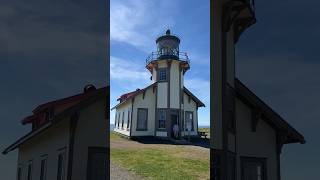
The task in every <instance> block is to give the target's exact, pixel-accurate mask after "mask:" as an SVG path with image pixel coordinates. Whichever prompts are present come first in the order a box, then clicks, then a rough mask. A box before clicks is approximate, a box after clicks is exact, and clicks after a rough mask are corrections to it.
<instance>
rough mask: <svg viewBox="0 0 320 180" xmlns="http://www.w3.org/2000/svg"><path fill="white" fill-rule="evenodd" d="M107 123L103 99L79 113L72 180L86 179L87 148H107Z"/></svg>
mask: <svg viewBox="0 0 320 180" xmlns="http://www.w3.org/2000/svg"><path fill="white" fill-rule="evenodd" d="M107 123H109V120H107V119H106V98H105V97H101V99H100V100H98V101H96V102H94V103H93V104H91V105H89V106H87V107H86V108H84V109H83V110H81V111H80V113H79V120H78V123H77V126H76V132H75V142H74V156H73V170H72V180H85V179H86V178H87V177H86V176H87V174H86V173H87V160H88V147H102V148H106V147H107V146H109V145H108V144H107V140H106V138H107Z"/></svg>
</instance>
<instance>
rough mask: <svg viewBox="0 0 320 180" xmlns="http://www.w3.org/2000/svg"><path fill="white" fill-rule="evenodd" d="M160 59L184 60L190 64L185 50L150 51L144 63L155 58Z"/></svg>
mask: <svg viewBox="0 0 320 180" xmlns="http://www.w3.org/2000/svg"><path fill="white" fill-rule="evenodd" d="M161 59H176V60H179V61H185V62H187V63H188V64H190V60H189V57H188V55H187V53H186V52H160V51H157V52H152V53H151V54H150V55H149V56H148V57H147V59H146V65H148V64H149V63H150V62H152V61H155V60H161Z"/></svg>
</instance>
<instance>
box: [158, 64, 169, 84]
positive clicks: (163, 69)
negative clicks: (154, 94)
mask: <svg viewBox="0 0 320 180" xmlns="http://www.w3.org/2000/svg"><path fill="white" fill-rule="evenodd" d="M161 71H165V79H160V77H161V76H160V74H161ZM157 80H158V82H166V81H168V68H166V67H164V68H158V73H157Z"/></svg>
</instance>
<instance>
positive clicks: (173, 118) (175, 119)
mask: <svg viewBox="0 0 320 180" xmlns="http://www.w3.org/2000/svg"><path fill="white" fill-rule="evenodd" d="M170 116H171V117H170V119H171V137H172V138H174V137H175V136H174V131H173V128H174V126H175V125H178V127H179V116H178V114H176V113H171V115H170ZM178 129H180V128H178ZM178 137H180V132H179V133H178Z"/></svg>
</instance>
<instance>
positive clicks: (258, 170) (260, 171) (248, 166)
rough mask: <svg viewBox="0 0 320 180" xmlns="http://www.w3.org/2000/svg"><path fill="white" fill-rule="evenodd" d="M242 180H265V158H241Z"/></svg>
mask: <svg viewBox="0 0 320 180" xmlns="http://www.w3.org/2000/svg"><path fill="white" fill-rule="evenodd" d="M241 164H242V180H266V179H267V176H266V159H265V158H241Z"/></svg>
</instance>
